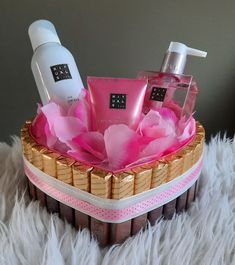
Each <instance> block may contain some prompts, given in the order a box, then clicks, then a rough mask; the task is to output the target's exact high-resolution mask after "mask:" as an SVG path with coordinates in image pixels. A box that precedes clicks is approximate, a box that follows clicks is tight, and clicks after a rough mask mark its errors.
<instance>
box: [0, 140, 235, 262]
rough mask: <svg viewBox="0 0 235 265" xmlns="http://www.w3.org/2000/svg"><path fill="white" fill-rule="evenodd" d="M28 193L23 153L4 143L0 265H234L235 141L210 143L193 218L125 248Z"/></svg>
mask: <svg viewBox="0 0 235 265" xmlns="http://www.w3.org/2000/svg"><path fill="white" fill-rule="evenodd" d="M24 191H25V177H24V173H23V169H22V157H21V148H20V142H19V139H18V138H13V144H12V146H8V145H6V144H5V143H1V144H0V264H1V265H3V264H4V265H5V264H9V265H15V264H28V265H36V264H47V265H55V264H56V265H61V264H74V265H75V264H89V265H93V264H103V265H104V264H109V265H110V264H115V265H117V264H128V265H131V264H135V265H137V264H156V265H157V264H174V265H175V264H183V265H186V264H190V265H193V264H197V265H199V264H203V265H205V264H206V265H209V264H213V265H216V264H219V265H223V264H235V139H234V140H233V141H230V140H228V139H226V138H224V139H222V140H221V139H220V138H219V136H217V137H216V138H214V139H212V141H211V142H210V144H209V146H208V147H207V150H206V153H205V163H204V168H203V178H202V189H201V191H200V198H199V199H197V200H196V202H195V203H194V204H193V206H192V207H191V209H190V210H189V211H188V212H187V213H183V214H181V215H180V216H176V217H174V219H173V220H171V221H161V222H160V223H158V224H157V225H155V226H154V227H150V228H149V229H148V230H147V231H145V232H143V233H139V234H138V235H137V236H135V237H134V238H130V239H129V240H127V241H126V242H125V243H124V244H123V245H120V246H114V247H112V248H110V249H104V250H101V249H99V247H98V246H97V243H96V242H95V241H94V240H90V236H89V232H88V231H87V230H83V231H79V232H76V231H75V230H74V229H72V228H71V227H70V226H69V225H68V224H65V223H64V222H62V221H60V220H59V218H58V217H57V216H56V215H49V214H48V213H47V212H46V210H45V209H42V208H40V207H39V205H38V203H37V202H33V203H30V202H29V198H28V196H27V194H25V195H24V193H25V192H24Z"/></svg>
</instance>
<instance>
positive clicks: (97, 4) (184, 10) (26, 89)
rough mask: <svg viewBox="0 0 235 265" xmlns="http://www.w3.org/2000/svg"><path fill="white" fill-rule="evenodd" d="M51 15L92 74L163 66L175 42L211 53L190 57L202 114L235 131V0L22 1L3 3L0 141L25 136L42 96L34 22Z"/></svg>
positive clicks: (127, 73) (210, 128)
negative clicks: (34, 68) (34, 63)
mask: <svg viewBox="0 0 235 265" xmlns="http://www.w3.org/2000/svg"><path fill="white" fill-rule="evenodd" d="M40 18H45V19H48V20H51V21H52V22H53V23H54V24H55V26H56V28H57V31H58V33H59V36H60V38H61V41H62V42H63V44H64V46H66V47H67V48H68V49H69V50H70V51H71V52H72V53H73V55H74V57H75V59H76V61H77V64H78V67H79V69H80V72H81V75H82V78H83V80H84V82H85V81H86V75H97V76H120V77H134V76H135V75H136V74H137V72H138V71H139V70H143V69H152V70H158V69H159V66H160V64H161V61H162V57H163V54H164V52H165V50H166V48H167V47H168V44H169V42H170V41H171V40H174V41H181V42H185V43H186V44H188V45H189V46H190V45H191V46H192V47H195V48H199V49H204V50H206V51H208V57H207V59H200V58H190V59H189V60H188V66H187V69H186V73H188V74H190V73H192V74H193V75H194V76H195V77H196V79H197V81H198V86H199V88H200V95H199V97H198V101H197V113H196V117H197V118H198V119H199V120H200V121H201V122H202V123H203V124H204V126H205V127H206V130H207V132H208V135H209V136H210V135H211V134H215V133H217V132H218V131H222V132H224V131H228V134H229V135H230V136H232V135H233V134H234V130H235V129H234V128H235V126H234V118H233V117H234V114H235V103H234V99H235V1H213V0H211V1H200V0H199V1H191V0H190V1H183V0H180V1H169V0H164V1H158V0H149V1H140V0H135V1H134V0H133V1H131V0H126V1H114V0H106V1H104V0H96V1H95V0H93V1H91V0H84V1H78V0H76V1H75V0H74V1H71V0H66V1H65V0H63V1H62V0H47V1H45V0H40V1H33V0H27V1H26V0H21V1H16V0H15V1H9V0H8V1H6V0H4V1H3V0H1V2H0V80H1V83H0V84H1V87H0V89H1V97H0V113H1V115H0V124H1V126H0V141H9V139H10V138H9V136H10V135H12V134H18V132H19V130H20V126H21V125H22V123H23V122H24V120H26V119H27V118H30V117H32V116H33V115H34V114H35V111H36V103H37V102H39V96H38V93H37V89H36V86H35V83H34V79H33V76H32V74H31V69H30V60H31V56H32V49H31V45H30V42H29V39H28V35H27V30H28V26H29V24H30V23H31V22H32V21H34V20H36V19H40Z"/></svg>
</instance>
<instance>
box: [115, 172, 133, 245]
mask: <svg viewBox="0 0 235 265" xmlns="http://www.w3.org/2000/svg"><path fill="white" fill-rule="evenodd" d="M133 194H134V174H133V173H132V172H123V173H119V174H114V175H113V176H112V199H116V200H119V199H122V198H126V197H129V196H132V195H133ZM110 226H111V228H110V240H111V242H110V243H111V244H119V243H122V242H124V241H125V240H126V239H127V238H128V237H129V236H130V235H131V220H128V221H126V222H122V223H119V224H110Z"/></svg>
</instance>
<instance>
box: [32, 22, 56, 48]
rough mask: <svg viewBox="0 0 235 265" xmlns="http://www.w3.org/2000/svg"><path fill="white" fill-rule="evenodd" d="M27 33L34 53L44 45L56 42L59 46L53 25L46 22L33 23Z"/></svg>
mask: <svg viewBox="0 0 235 265" xmlns="http://www.w3.org/2000/svg"><path fill="white" fill-rule="evenodd" d="M28 33H29V38H30V41H31V44H32V47H33V50H34V51H35V50H36V49H37V47H39V46H40V45H42V44H44V43H48V42H56V43H59V44H60V40H59V38H58V35H57V33H56V29H55V27H54V25H53V24H52V23H51V22H50V21H48V20H43V19H41V20H36V21H34V22H33V23H32V24H31V25H30V26H29V30H28Z"/></svg>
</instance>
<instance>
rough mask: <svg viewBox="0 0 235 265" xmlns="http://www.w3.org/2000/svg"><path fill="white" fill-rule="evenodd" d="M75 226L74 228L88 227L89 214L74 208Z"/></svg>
mask: <svg viewBox="0 0 235 265" xmlns="http://www.w3.org/2000/svg"><path fill="white" fill-rule="evenodd" d="M75 227H76V229H84V228H87V229H89V228H90V216H89V215H87V214H85V213H82V212H79V211H77V210H75Z"/></svg>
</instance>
